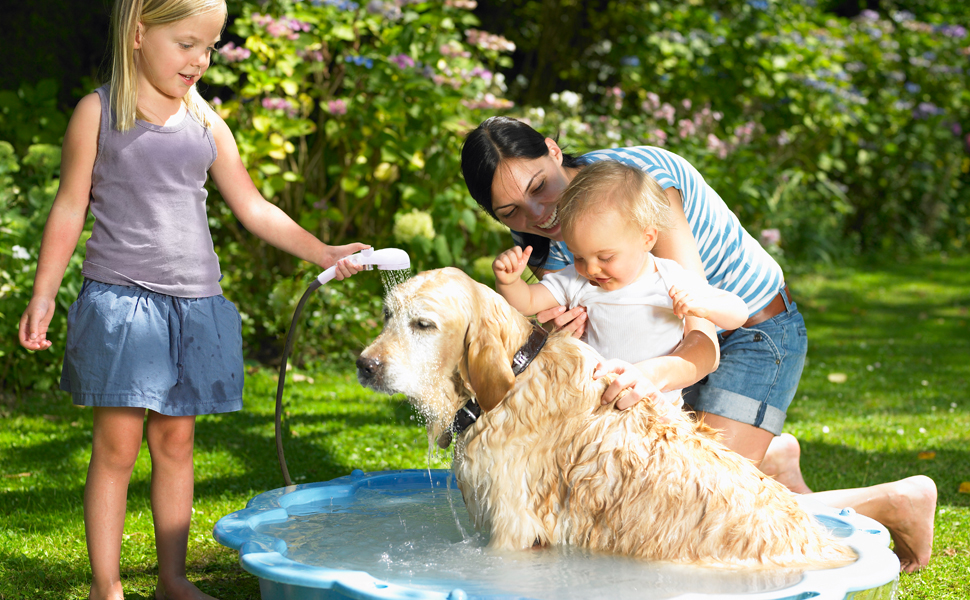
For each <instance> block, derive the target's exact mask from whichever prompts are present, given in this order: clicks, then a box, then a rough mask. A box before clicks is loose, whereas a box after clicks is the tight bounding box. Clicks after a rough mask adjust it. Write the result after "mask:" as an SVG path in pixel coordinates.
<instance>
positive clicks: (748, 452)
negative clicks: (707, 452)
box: [697, 412, 775, 465]
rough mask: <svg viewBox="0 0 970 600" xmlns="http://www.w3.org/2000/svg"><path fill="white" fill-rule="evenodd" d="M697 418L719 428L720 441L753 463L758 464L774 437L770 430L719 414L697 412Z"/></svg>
mask: <svg viewBox="0 0 970 600" xmlns="http://www.w3.org/2000/svg"><path fill="white" fill-rule="evenodd" d="M697 418H698V419H700V420H702V421H704V423H706V424H707V425H708V426H709V427H713V428H714V429H718V430H720V440H721V443H722V444H724V445H725V446H727V447H728V448H730V449H731V450H734V451H735V452H737V453H738V454H740V455H741V456H743V457H745V458H747V459H749V460H751V461H753V462H754V463H755V465H757V464H759V463H760V462H761V460H762V459H763V458H764V457H765V452H767V450H768V446H769V445H770V444H771V440H772V438H774V437H775V435H774V434H773V433H771V432H770V431H765V430H764V429H761V428H760V427H755V426H754V425H748V424H747V423H742V422H740V421H735V420H733V419H728V418H727V417H722V416H720V415H714V414H711V413H706V412H698V413H697Z"/></svg>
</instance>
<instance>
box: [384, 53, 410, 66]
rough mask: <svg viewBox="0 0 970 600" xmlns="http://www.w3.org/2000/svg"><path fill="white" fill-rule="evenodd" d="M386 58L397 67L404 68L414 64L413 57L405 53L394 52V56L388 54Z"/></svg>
mask: <svg viewBox="0 0 970 600" xmlns="http://www.w3.org/2000/svg"><path fill="white" fill-rule="evenodd" d="M387 60H389V61H391V62H392V63H394V64H395V65H397V67H398V68H399V69H406V68H409V67H413V66H414V59H413V58H411V57H410V56H408V55H407V54H395V55H394V56H388V57H387Z"/></svg>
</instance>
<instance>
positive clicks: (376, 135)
mask: <svg viewBox="0 0 970 600" xmlns="http://www.w3.org/2000/svg"><path fill="white" fill-rule="evenodd" d="M34 4H36V7H35V8H36V10H35V11H33V12H30V11H19V12H12V13H11V16H10V22H11V23H13V24H14V25H15V27H14V28H12V29H13V30H15V31H12V33H11V34H10V36H9V42H5V46H6V45H7V43H9V44H10V48H11V50H10V53H11V54H10V57H9V58H10V60H9V64H6V65H4V67H2V68H0V322H2V323H3V326H4V331H5V335H3V336H2V337H0V394H2V396H0V416H2V424H0V514H2V515H3V517H2V519H0V600H8V599H21V598H24V599H27V598H31V599H33V598H49V599H55V598H56V599H63V598H72V599H73V598H86V597H87V594H88V586H89V584H90V578H91V571H90V567H89V564H88V558H87V549H86V547H85V535H84V523H83V514H82V496H83V490H84V483H85V474H86V469H87V465H88V461H89V460H90V457H91V438H92V436H91V427H92V416H91V411H90V410H89V409H81V408H78V407H75V406H73V405H72V403H71V398H70V395H69V394H67V393H64V392H61V391H59V389H58V387H59V380H60V375H61V365H62V360H63V354H64V347H65V339H66V322H67V319H66V318H67V309H68V307H69V306H70V305H71V304H72V302H74V300H75V299H76V298H77V296H78V293H79V291H80V289H81V285H82V281H83V279H82V276H81V263H82V261H83V259H84V245H85V242H86V241H87V239H88V237H89V236H90V234H91V225H92V222H93V217H91V216H90V215H89V216H88V220H87V225H86V227H85V231H84V233H82V235H81V239H80V241H79V243H78V246H77V250H76V251H75V253H74V255H73V257H72V258H71V260H70V264H69V266H68V268H67V272H66V275H65V277H64V280H63V283H62V285H61V287H60V291H59V293H58V295H57V310H56V312H55V313H54V317H53V321H52V322H51V325H50V333H49V334H48V337H49V339H51V341H52V342H53V346H52V348H51V349H50V350H48V351H46V352H37V353H33V352H28V351H26V350H24V349H23V348H21V346H20V344H19V343H18V340H17V328H18V320H19V319H20V316H21V314H22V313H23V312H24V309H25V307H26V306H27V303H28V301H29V300H30V299H31V295H32V293H33V281H34V276H35V274H36V269H37V261H38V254H39V250H40V245H41V238H42V234H43V230H44V224H45V222H46V220H47V217H48V213H49V211H50V207H51V204H52V202H53V199H54V196H55V194H56V192H57V190H58V185H59V179H60V164H61V162H60V161H61V144H62V143H63V141H64V133H65V130H66V128H67V124H68V121H69V119H70V117H71V114H72V112H73V110H74V106H75V105H76V104H77V102H78V101H79V99H80V98H81V97H82V96H84V95H86V94H88V93H90V92H91V91H92V90H94V89H95V88H97V87H98V86H99V85H100V84H101V83H102V82H103V81H104V75H105V68H106V65H108V64H110V61H108V60H107V59H106V53H107V48H108V27H109V8H108V6H107V4H108V3H104V2H95V3H73V2H65V1H64V0H38V2H35V3H34ZM227 4H228V8H229V17H228V23H227V25H226V28H225V31H224V33H223V34H222V40H221V41H220V43H219V44H218V45H217V53H216V54H215V56H214V58H213V61H212V66H211V67H210V68H209V69H208V71H207V72H206V74H205V76H204V78H203V79H202V81H201V83H200V84H198V89H199V91H200V92H201V94H202V96H203V97H204V98H205V99H206V100H208V101H209V103H210V104H211V106H212V107H213V108H214V109H215V111H216V112H217V113H218V115H219V116H220V117H221V118H222V119H224V120H225V121H226V123H227V124H228V125H229V127H230V129H231V130H232V132H233V135H234V137H235V141H236V144H237V145H238V148H239V152H240V155H241V158H242V161H243V163H244V164H245V167H246V169H247V170H248V172H249V175H250V176H251V178H252V179H253V181H254V182H255V184H256V186H257V187H258V189H259V191H260V192H261V193H262V195H263V196H264V197H265V198H266V199H267V200H269V201H271V202H272V203H273V204H275V205H276V206H278V207H280V208H281V209H282V210H283V211H284V212H285V213H286V214H287V215H289V216H290V217H291V218H292V219H293V220H294V221H296V222H297V223H299V224H300V225H301V226H303V227H304V228H305V229H307V230H308V231H310V232H312V233H313V234H314V235H316V236H317V237H319V239H321V240H323V241H324V242H326V243H327V244H331V245H339V244H347V243H350V242H357V241H360V242H365V243H367V244H371V245H373V246H374V247H375V248H383V247H396V248H401V249H403V250H405V251H406V252H407V253H408V255H409V256H410V257H411V265H412V268H413V270H415V271H420V270H425V269H431V268H438V267H443V266H454V267H458V268H460V269H462V270H463V271H465V272H466V273H468V274H469V275H471V276H472V277H473V278H475V279H476V280H478V281H480V282H482V283H485V284H487V285H492V284H493V283H494V275H493V273H492V268H491V263H492V260H493V259H494V257H495V256H496V254H498V253H499V252H501V251H502V250H504V249H506V248H507V247H509V246H510V245H511V238H510V235H509V230H508V228H507V227H505V226H504V225H502V224H501V223H499V222H497V221H496V220H495V219H492V218H490V217H489V216H488V215H486V214H485V213H484V212H483V211H482V210H481V209H480V208H479V207H478V205H477V204H476V203H475V201H474V200H472V198H471V197H470V195H469V193H468V191H467V189H466V187H465V183H464V181H463V178H462V175H461V168H460V165H459V161H460V151H461V147H462V142H463V139H464V136H465V134H466V133H467V132H468V131H469V130H471V129H473V128H474V127H475V126H477V125H478V124H479V123H480V122H481V121H483V120H484V119H486V118H488V117H490V116H493V115H508V116H512V117H515V118H517V119H520V120H523V121H525V122H527V123H529V124H531V125H532V126H533V127H534V128H535V129H537V130H538V131H540V132H542V133H544V134H545V135H547V136H550V137H553V138H556V139H557V140H558V143H559V145H560V146H562V147H563V148H564V149H565V150H566V151H568V152H571V153H574V154H582V153H584V152H587V151H591V150H595V149H600V148H611V147H618V146H636V145H651V146H660V147H663V148H666V149H668V150H670V151H672V152H674V153H676V154H679V155H681V156H682V157H684V158H685V159H687V160H688V161H689V162H690V163H691V164H692V165H694V166H695V167H696V168H697V170H698V171H699V172H700V173H702V174H703V177H704V178H705V179H706V180H707V182H708V183H709V184H710V185H711V187H712V188H713V189H714V190H716V191H717V192H718V194H719V195H720V196H721V197H722V198H723V199H724V201H725V202H726V203H727V205H728V206H729V207H730V209H731V210H732V211H733V212H734V213H735V214H736V215H737V217H738V218H739V219H740V222H741V223H742V224H743V226H744V227H745V228H746V229H747V231H748V232H750V233H751V234H752V235H754V236H755V238H757V239H758V241H759V242H760V243H761V244H762V246H763V247H765V248H766V249H767V250H768V252H769V253H770V255H771V256H772V257H773V258H775V260H777V261H778V263H779V264H780V265H781V266H782V267H783V269H784V270H785V273H786V275H787V282H788V283H789V285H790V287H791V290H792V294H793V295H794V296H795V299H796V301H797V302H798V304H799V307H800V309H801V311H802V313H803V314H804V315H805V320H806V323H807V326H808V332H809V354H808V363H807V365H806V369H805V373H804V374H803V376H802V379H801V383H800V386H799V390H798V393H797V396H796V400H795V402H794V403H793V404H792V407H791V408H790V410H789V416H788V420H787V422H786V424H785V431H787V432H790V433H792V434H793V435H795V436H796V437H797V438H798V439H799V440H800V442H801V447H802V464H803V471H804V473H805V478H806V482H807V483H808V485H809V487H811V488H812V489H815V490H824V489H834V488H847V487H861V486H866V485H871V484H874V483H879V482H883V481H890V480H895V479H901V478H904V477H908V476H911V475H918V474H923V475H928V476H929V477H931V478H933V480H934V481H935V482H936V485H937V488H938V492H939V498H938V506H937V512H936V535H935V538H934V552H933V558H932V560H931V561H930V563H929V566H928V567H926V568H925V569H923V570H921V571H919V572H917V573H915V574H903V575H901V579H900V584H899V593H898V597H899V598H903V599H905V598H920V599H927V600H929V599H952V600H958V599H964V598H966V597H968V594H970V587H968V583H967V582H968V580H970V534H968V531H970V528H968V525H970V522H968V519H970V433H968V431H970V394H968V390H970V366H968V360H967V359H968V357H970V328H968V321H970V317H968V310H970V275H968V274H970V258H968V257H970V32H968V28H970V7H968V6H965V5H964V4H962V3H959V2H943V1H942V0H881V1H878V2H876V1H868V0H858V1H852V0H847V1H844V2H836V1H835V0H818V1H817V2H816V1H815V0H812V1H797V0H747V1H742V0H689V1H684V2H679V3H665V2H644V1H640V0H613V1H609V2H607V1H605V0H588V1H562V2H541V1H538V0H479V1H477V2H476V1H475V0H436V1H433V2H423V1H414V0H386V1H384V0H372V1H369V2H366V1H364V0H361V1H360V2H351V1H349V0H312V1H298V0H264V1H258V0H229V1H228V2H227ZM6 18H7V17H5V19H6ZM207 207H208V214H207V216H208V224H209V228H210V230H211V233H212V237H213V242H214V246H215V251H216V254H217V255H218V256H219V263H220V266H221V271H222V275H223V279H222V280H221V282H220V283H221V286H222V289H223V290H224V293H225V296H226V297H227V298H228V299H229V300H231V301H232V302H233V303H234V304H235V306H236V307H237V309H238V311H239V313H240V314H241V317H242V335H243V341H244V344H243V348H244V354H245V360H246V388H245V396H244V409H243V410H242V411H240V412H235V413H228V414H223V415H215V416H204V417H200V418H199V419H198V424H197V428H196V437H195V482H196V483H195V504H194V512H193V519H192V530H191V535H190V538H189V556H188V569H189V579H190V580H192V581H193V582H195V583H196V584H197V585H198V586H199V588H200V589H202V590H203V591H204V592H206V593H209V594H211V595H213V596H217V597H219V598H224V599H232V598H238V599H242V598H258V597H259V586H258V582H257V581H256V579H255V577H253V576H252V575H250V574H248V573H246V572H245V571H244V570H243V569H242V568H241V567H240V566H239V564H238V555H237V553H236V552H235V551H232V550H229V549H227V548H224V547H223V546H221V545H220V544H218V543H217V542H216V541H215V540H213V538H212V535H211V531H212V527H213V525H214V523H215V522H216V521H217V520H218V519H219V518H220V517H222V516H223V515H225V514H228V513H231V512H233V511H235V510H239V509H241V508H243V507H244V506H245V503H246V502H247V501H248V500H249V499H250V498H252V497H253V496H255V495H257V494H259V493H261V492H263V491H266V490H269V489H273V488H276V487H280V486H281V485H282V478H281V476H280V472H279V467H278V463H277V458H276V452H275V444H274V396H275V393H276V389H277V378H278V372H277V369H278V367H279V363H280V357H281V354H282V352H283V347H284V340H285V338H286V334H287V331H288V329H289V327H290V320H291V318H292V317H293V313H294V309H295V308H296V306H297V303H298V301H299V300H300V297H301V294H302V293H303V292H304V290H305V289H306V288H307V286H308V285H309V283H310V282H311V281H312V280H313V279H314V278H315V277H316V276H317V275H318V274H319V270H320V269H319V267H317V266H316V265H312V264H309V263H307V262H303V261H299V260H298V259H295V258H293V257H292V256H290V255H288V254H286V253H283V252H281V251H279V250H276V249H275V248H273V247H271V246H270V245H268V244H266V243H264V242H262V241H261V240H260V239H258V238H257V237H255V236H253V235H251V234H250V233H248V232H247V231H246V229H245V228H244V227H243V226H242V224H241V223H240V221H239V220H238V219H237V218H236V216H234V215H233V213H232V211H231V210H230V209H229V207H228V206H227V203H226V202H224V201H222V198H221V197H220V194H219V192H218V190H216V189H215V187H214V186H213V187H211V189H209V196H208V201H207ZM383 293H384V288H383V285H382V283H381V278H380V277H379V276H378V275H377V274H376V273H373V274H362V275H360V276H357V277H354V278H351V279H349V280H345V281H341V282H336V283H334V284H333V285H327V286H325V287H323V288H322V289H321V290H320V292H318V293H317V294H315V295H314V296H313V297H311V298H310V300H309V302H308V303H307V305H306V309H305V311H304V313H303V317H302V319H301V322H300V324H299V329H298V336H297V340H296V343H295V345H294V348H293V354H292V355H291V356H290V358H289V362H290V364H291V366H292V370H291V371H290V375H289V379H288V382H287V388H286V389H287V397H286V412H285V415H284V417H285V418H284V421H285V426H284V436H285V440H286V444H287V458H288V460H289V462H290V465H289V469H290V473H291V474H292V475H293V478H294V481H296V482H297V483H300V482H312V481H324V480H328V479H332V478H335V477H339V476H343V475H347V474H349V473H350V472H351V470H353V469H362V470H364V471H376V470H385V469H404V468H425V467H428V466H429V464H430V466H431V467H433V468H446V467H448V466H449V464H450V458H449V457H448V456H447V454H446V453H431V452H430V451H429V444H428V440H427V437H426V435H425V433H424V428H423V424H422V421H421V418H420V415H417V414H415V413H414V412H413V411H412V410H411V409H410V408H409V407H408V406H407V404H406V403H404V402H402V398H399V397H394V398H387V397H384V396H380V395H377V394H374V393H372V392H370V391H368V390H365V389H363V388H362V387H361V386H360V385H359V384H358V383H357V381H356V379H355V376H354V369H355V367H354V360H355V358H356V356H357V355H358V353H359V352H360V350H361V349H362V348H363V347H364V346H365V345H366V344H367V343H368V342H369V341H370V340H371V339H373V338H374V337H375V336H376V335H377V333H378V332H379V331H380V328H381V322H382V317H381V310H382V309H381V307H382V297H383ZM147 454H148V453H147V448H143V451H142V453H141V455H140V457H139V459H138V462H137V464H136V466H135V471H134V474H133V476H132V482H131V485H130V489H129V492H128V512H127V520H126V524H125V533H124V542H123V549H122V565H121V566H122V577H123V579H124V582H125V587H126V597H129V598H143V599H144V598H152V597H154V596H153V594H154V591H153V590H154V582H155V579H156V577H157V564H156V558H155V546H154V534H153V532H154V529H153V525H152V518H151V517H152V513H151V507H150V503H149V480H150V473H151V463H150V461H149V458H148V456H147Z"/></svg>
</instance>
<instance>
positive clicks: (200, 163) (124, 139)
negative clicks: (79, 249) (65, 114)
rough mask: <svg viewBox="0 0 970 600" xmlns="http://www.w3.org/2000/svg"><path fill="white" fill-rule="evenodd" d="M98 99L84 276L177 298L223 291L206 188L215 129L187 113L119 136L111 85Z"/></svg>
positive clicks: (137, 126) (140, 123)
mask: <svg viewBox="0 0 970 600" xmlns="http://www.w3.org/2000/svg"><path fill="white" fill-rule="evenodd" d="M98 95H99V96H100V98H101V135H100V138H99V140H98V155H97V158H96V159H95V162H94V171H93V173H92V179H91V213H92V214H93V215H94V219H95V221H94V228H93V230H92V232H91V238H90V239H89V240H88V241H87V246H86V251H85V258H84V265H83V267H82V269H81V273H82V274H83V275H84V276H85V277H88V278H90V279H94V280H96V281H100V282H102V283H111V284H117V285H137V286H141V287H143V288H146V289H148V290H151V291H153V292H158V293H160V294H167V295H169V296H178V297H181V298H205V297H208V296H215V295H218V294H221V293H222V287H221V286H220V285H219V280H220V279H221V278H222V276H221V273H220V271H219V258H218V257H217V256H216V253H215V250H214V249H213V247H212V235H211V233H210V232H209V223H208V219H207V216H206V206H205V201H206V197H207V196H208V193H207V192H206V190H205V188H204V187H203V186H204V184H205V182H206V178H207V177H208V170H209V167H211V166H212V163H213V162H214V161H215V159H216V143H215V138H213V137H212V132H211V131H209V130H208V129H207V128H206V127H205V126H204V125H203V124H202V123H200V122H199V121H198V120H197V119H196V118H195V117H194V116H193V115H192V114H191V113H188V112H187V113H186V115H185V117H184V118H183V119H182V121H181V122H180V123H178V124H177V125H172V126H168V127H163V126H159V125H154V124H152V123H148V122H146V121H141V120H137V121H136V122H135V126H134V127H133V128H131V129H130V130H128V131H127V132H125V133H121V132H119V131H118V130H117V129H115V128H113V127H112V126H111V121H112V119H111V113H110V101H109V97H110V94H109V92H108V86H103V87H101V88H98Z"/></svg>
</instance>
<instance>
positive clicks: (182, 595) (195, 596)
mask: <svg viewBox="0 0 970 600" xmlns="http://www.w3.org/2000/svg"><path fill="white" fill-rule="evenodd" d="M155 600H218V599H217V598H213V597H212V596H210V595H209V594H206V593H204V592H202V590H200V589H199V588H197V587H195V584H194V583H192V582H191V581H189V580H188V579H185V578H184V577H183V578H181V579H176V580H174V581H170V582H168V584H167V585H163V584H162V582H161V580H159V581H158V584H157V585H156V587H155Z"/></svg>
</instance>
